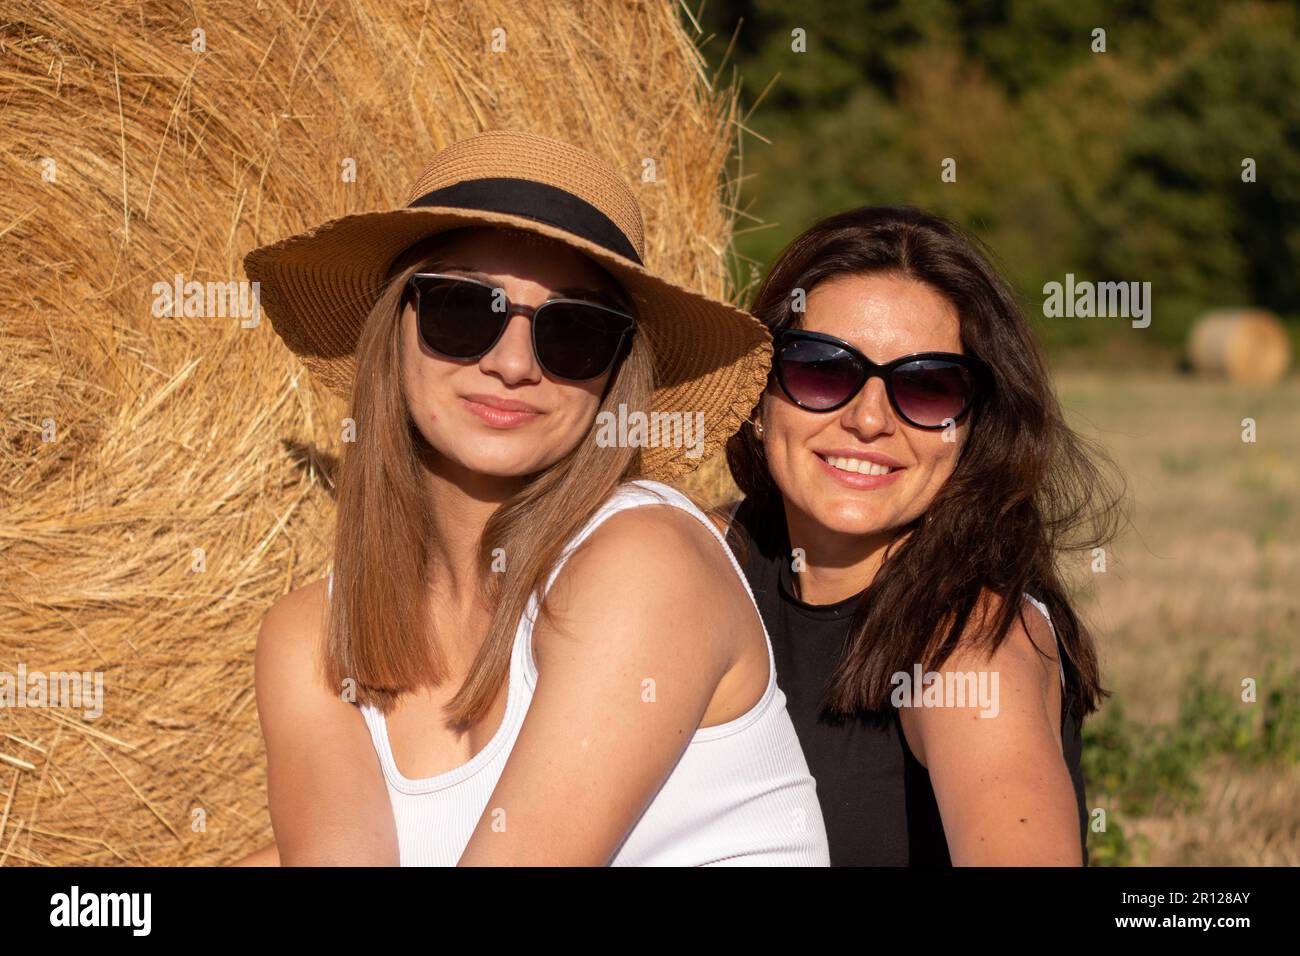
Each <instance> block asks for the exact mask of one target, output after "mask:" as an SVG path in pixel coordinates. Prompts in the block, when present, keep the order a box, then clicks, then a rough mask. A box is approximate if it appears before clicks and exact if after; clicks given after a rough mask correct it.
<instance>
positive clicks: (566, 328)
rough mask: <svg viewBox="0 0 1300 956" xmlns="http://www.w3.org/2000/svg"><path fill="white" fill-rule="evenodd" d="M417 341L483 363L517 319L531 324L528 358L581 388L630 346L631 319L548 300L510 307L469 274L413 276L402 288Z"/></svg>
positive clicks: (598, 307)
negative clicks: (411, 309)
mask: <svg viewBox="0 0 1300 956" xmlns="http://www.w3.org/2000/svg"><path fill="white" fill-rule="evenodd" d="M408 290H409V294H410V299H411V301H412V302H413V304H414V306H415V317H416V326H417V328H418V329H419V331H420V339H421V340H422V341H423V342H424V344H425V345H426V346H428V348H429V350H430V351H432V352H436V353H437V354H438V355H441V356H443V357H444V358H451V359H457V360H460V361H472V360H474V359H478V358H482V357H483V356H484V355H486V354H487V353H488V352H490V351H492V347H493V346H495V345H496V344H497V341H498V340H499V339H500V338H501V333H503V332H504V331H505V329H506V325H507V324H509V322H510V318H511V316H513V315H515V314H516V313H518V314H520V315H526V316H528V317H529V319H530V320H531V325H532V336H533V354H534V355H535V356H536V357H537V364H538V365H540V366H541V367H542V371H544V372H545V373H546V374H547V375H549V376H551V377H552V378H562V379H566V380H568V381H571V382H585V381H589V380H591V379H593V378H599V377H600V376H602V375H604V374H605V373H606V372H607V371H609V369H610V368H611V367H612V366H613V364H614V362H615V360H616V359H617V358H618V357H619V354H620V353H621V352H622V350H623V346H624V344H625V343H626V342H628V341H629V340H630V337H631V333H632V332H633V330H634V328H635V326H636V319H634V318H633V317H632V316H631V315H628V314H627V313H626V312H620V311H619V310H618V309H613V308H610V307H608V306H604V305H600V304H598V303H596V302H587V301H585V300H582V299H547V300H546V301H545V302H543V303H542V304H541V305H539V306H537V307H535V308H534V307H532V306H527V305H516V304H514V303H511V302H510V301H509V300H508V299H506V297H505V295H504V294H502V293H500V291H499V290H498V289H496V288H494V287H493V286H490V285H488V284H487V283H486V282H480V281H479V280H477V279H471V278H469V277H468V276H457V275H443V274H441V273H436V272H417V273H416V274H415V275H413V276H411V279H410V282H409V283H408Z"/></svg>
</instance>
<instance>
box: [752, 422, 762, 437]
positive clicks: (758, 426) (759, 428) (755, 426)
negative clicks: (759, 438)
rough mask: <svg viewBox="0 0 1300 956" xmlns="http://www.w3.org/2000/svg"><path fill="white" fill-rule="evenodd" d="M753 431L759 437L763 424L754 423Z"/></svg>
mask: <svg viewBox="0 0 1300 956" xmlns="http://www.w3.org/2000/svg"><path fill="white" fill-rule="evenodd" d="M754 431H755V432H757V433H758V434H760V435H761V434H763V423H762V422H754Z"/></svg>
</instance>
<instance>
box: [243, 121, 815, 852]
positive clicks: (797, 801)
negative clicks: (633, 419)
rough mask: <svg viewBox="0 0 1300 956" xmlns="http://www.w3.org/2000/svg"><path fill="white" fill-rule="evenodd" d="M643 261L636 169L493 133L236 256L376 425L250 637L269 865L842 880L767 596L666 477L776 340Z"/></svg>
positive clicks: (361, 437) (713, 431) (303, 349)
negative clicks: (603, 435)
mask: <svg viewBox="0 0 1300 956" xmlns="http://www.w3.org/2000/svg"><path fill="white" fill-rule="evenodd" d="M642 246H643V239H642V221H641V215H640V210H639V207H638V204H637V201H636V198H635V196H634V194H633V193H632V192H631V190H630V189H629V187H628V186H627V185H626V184H625V183H624V182H623V181H622V180H621V179H620V178H619V176H618V174H617V173H616V172H615V171H613V170H612V169H611V168H610V167H608V166H607V165H606V164H604V163H603V162H601V161H600V160H598V159H596V158H594V157H592V156H590V155H588V154H587V153H585V152H583V151H580V150H577V149H574V148H572V147H569V146H566V145H564V144H561V143H557V142H555V141H553V140H550V139H546V138H543V137H540V136H535V135H530V134H524V133H513V132H504V131H503V132H490V133H483V134H479V135H478V136H474V137H472V138H470V139H467V140H463V141H461V142H458V143H455V144H453V145H451V146H449V147H447V148H446V149H444V150H442V151H441V152H440V153H438V155H437V156H436V157H435V159H434V161H433V163H432V164H431V165H430V166H429V168H428V169H427V170H426V171H425V172H424V174H423V175H422V176H421V178H420V179H419V180H418V181H417V182H416V184H415V186H414V187H413V189H412V191H411V195H410V198H409V201H408V203H407V205H406V206H405V207H404V208H402V209H398V210H392V211H386V212H377V213H370V214H363V215H353V216H346V217H344V218H342V219H336V220H333V221H331V222H328V223H326V224H324V225H322V226H320V227H318V228H316V229H313V230H311V231H309V232H307V233H304V234H302V235H299V236H294V237H292V238H289V239H286V240H283V241H281V242H277V243H274V244H273V245H270V246H266V247H263V248H261V249H257V250H255V251H254V252H252V253H250V254H249V256H248V257H247V259H246V260H245V264H246V268H247V272H248V275H249V277H250V278H251V279H253V280H254V281H257V282H258V283H259V284H260V290H261V302H262V304H263V306H264V307H265V309H266V312H267V314H268V315H269V317H270V319H271V322H272V325H273V326H274V328H275V331H276V332H277V333H278V334H279V335H280V336H282V337H283V339H284V341H285V342H286V344H287V345H288V346H289V347H290V348H291V349H293V350H294V351H295V352H296V353H297V354H298V355H299V356H301V358H302V360H303V362H304V363H305V364H306V365H307V367H308V368H309V369H310V370H311V371H312V372H313V373H314V374H315V375H317V376H319V378H320V379H321V381H323V382H324V383H325V384H326V385H327V386H328V387H330V388H331V389H332V390H333V391H335V392H336V393H337V394H339V395H340V396H343V397H344V398H347V399H349V400H350V402H351V411H350V417H351V418H352V419H353V420H354V422H355V432H356V434H355V442H352V443H350V444H349V445H348V447H347V449H346V453H345V455H344V459H343V463H342V469H341V478H340V482H339V487H338V495H337V498H338V524H337V533H336V544H335V554H334V562H333V570H332V573H331V575H330V576H329V577H328V578H327V579H326V580H324V581H318V582H315V583H313V584H311V585H308V586H306V587H303V588H301V589H299V590H296V591H294V592H292V593H290V594H287V595H285V596H284V597H283V598H281V599H280V600H279V601H278V602H277V603H276V604H275V606H273V607H272V608H271V609H270V611H269V612H268V613H267V614H266V616H265V619H264V621H263V624H262V628H261V632H260V634H259V636H258V646H257V661H256V682H257V700H258V710H259V714H260V717H261V721H262V728H263V734H264V737H265V740H266V749H267V762H268V790H269V803H270V811H271V819H272V824H273V826H274V829H275V835H276V846H277V848H278V856H279V860H280V862H282V863H285V864H313V863H337V864H385V863H388V864H396V863H399V862H400V863H402V864H404V865H421V864H423V865H455V864H457V863H460V864H537V865H551V864H577V865H600V864H606V863H612V864H616V865H634V864H680V865H702V864H742V865H743V864H795V865H825V864H826V863H827V862H828V857H827V849H826V840H825V831H824V827H823V823H822V818H821V812H820V807H819V804H818V802H817V798H816V794H815V786H814V783H813V780H812V778H811V776H810V775H809V772H808V768H807V764H806V763H805V761H804V757H803V754H802V752H801V750H800V748H799V744H798V740H797V738H796V736H795V731H794V728H793V726H792V724H791V722H790V718H789V716H788V714H787V713H786V710H785V703H784V699H783V696H782V694H781V691H780V689H779V688H778V687H777V685H776V681H775V670H774V665H773V660H772V656H771V647H770V644H769V642H768V641H767V638H766V632H765V631H764V629H763V626H762V623H761V619H760V618H759V616H758V614H757V611H756V609H755V606H754V603H753V598H752V595H751V594H750V593H749V592H748V588H747V586H746V584H745V582H744V578H743V575H742V574H741V572H740V569H739V567H738V566H737V565H736V563H735V561H734V559H732V557H731V554H730V552H729V550H728V549H727V548H726V545H725V543H724V541H723V539H722V537H721V535H720V534H719V533H718V531H717V529H716V528H715V527H714V526H713V525H712V524H711V523H710V521H709V520H708V518H707V517H706V516H705V515H704V514H703V513H702V512H700V511H699V509H698V508H696V507H695V506H694V504H692V502H691V501H690V500H689V499H688V498H686V496H684V495H682V494H681V493H680V492H677V491H675V490H674V489H673V488H671V487H670V486H669V485H667V484H665V483H664V482H665V481H671V480H673V479H676V478H678V477H680V476H682V475H683V474H684V473H685V472H686V471H687V470H689V469H690V468H691V467H692V466H693V465H694V464H695V463H697V461H698V460H701V459H702V458H704V457H707V455H708V453H709V452H710V451H712V450H714V449H717V448H720V447H721V446H722V444H723V442H725V440H726V438H727V437H728V436H729V435H730V434H731V433H732V432H733V431H734V430H735V429H736V428H737V427H738V426H739V424H740V423H741V422H742V421H743V420H744V417H745V416H746V415H747V414H748V412H749V410H750V409H751V408H752V406H753V403H754V401H755V400H756V399H757V396H758V394H759V392H760V391H761V390H762V388H763V385H764V383H765V381H766V376H767V368H768V358H769V356H770V340H769V337H768V335H767V333H766V331H765V330H764V329H763V328H762V327H761V325H759V324H758V323H757V322H756V321H754V319H753V318H752V317H750V316H749V315H748V314H746V313H744V312H742V311H740V310H738V309H734V308H732V307H730V306H727V305H724V304H722V303H718V302H714V301H711V300H708V299H706V298H704V297H702V296H700V295H698V294H696V293H694V292H691V291H689V290H687V289H685V288H682V287H679V286H677V285H674V284H673V283H671V282H668V281H666V280H664V279H661V278H658V277H656V276H655V275H653V274H652V273H651V272H650V271H649V270H647V269H646V268H645V266H644V265H643V264H642ZM620 405H621V406H624V407H625V408H626V409H633V410H642V411H644V412H649V413H655V412H657V413H662V414H673V413H686V414H698V413H702V414H703V420H704V422H705V429H706V431H705V437H704V442H703V454H700V453H699V451H698V450H693V449H688V448H683V447H680V446H674V445H672V444H671V443H670V442H661V443H659V444H657V445H652V446H647V445H645V444H640V445H638V446H637V447H631V446H632V444H633V443H631V442H618V443H615V444H614V447H608V444H609V443H607V442H597V441H596V440H595V437H594V436H595V434H596V429H597V425H596V422H597V418H598V415H600V414H601V413H605V412H609V413H614V412H615V411H616V410H618V409H619V408H620ZM692 451H693V452H694V454H690V452H692Z"/></svg>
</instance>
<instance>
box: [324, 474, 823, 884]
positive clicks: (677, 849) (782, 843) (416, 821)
mask: <svg viewBox="0 0 1300 956" xmlns="http://www.w3.org/2000/svg"><path fill="white" fill-rule="evenodd" d="M648 504H669V505H673V506H675V507H677V508H681V509H682V510H683V511H686V512H688V513H690V514H692V515H694V516H695V517H696V518H697V519H699V521H700V522H701V523H703V524H704V525H705V527H707V528H708V529H709V531H710V532H712V534H713V536H714V538H716V539H717V541H718V544H719V545H720V546H721V548H722V550H723V553H725V554H726V555H727V557H728V559H729V560H730V562H731V566H732V568H733V569H734V570H735V572H736V575H737V577H739V578H740V580H741V583H742V584H744V586H745V591H746V592H747V593H748V594H749V597H750V602H751V603H753V599H754V595H753V593H752V592H751V591H750V590H749V584H748V582H747V581H746V580H745V576H744V573H743V572H742V571H741V569H740V566H739V565H738V564H737V563H736V559H735V557H734V556H732V553H731V549H730V548H729V547H728V546H727V544H726V541H725V539H724V538H723V537H722V535H721V533H720V532H719V531H718V529H717V528H716V527H715V526H714V524H713V522H712V521H710V520H709V518H708V517H707V516H706V515H705V514H704V513H703V512H702V511H700V510H699V509H698V508H697V507H696V506H695V505H694V504H692V502H691V501H690V499H689V498H687V497H686V496H685V495H683V494H682V493H681V492H679V491H677V490H676V489H674V488H672V487H670V486H668V485H665V484H662V483H660V482H657V481H634V482H629V483H627V484H623V485H620V486H619V487H618V489H617V490H616V491H615V493H614V494H613V495H612V496H611V497H610V499H609V500H608V501H606V502H605V504H604V505H603V506H602V507H601V508H600V510H598V511H597V512H596V514H595V515H594V516H593V517H592V518H591V520H590V521H589V522H588V523H587V525H586V526H585V527H584V528H583V529H582V530H581V531H580V532H579V533H578V534H577V535H576V536H575V537H574V538H573V540H572V541H571V542H570V543H569V545H568V546H567V547H566V549H565V550H564V552H563V554H562V556H561V558H560V562H559V564H558V565H557V566H556V569H555V571H554V572H553V573H552V574H551V576H550V578H549V579H548V581H547V583H546V588H545V589H544V590H543V591H542V592H541V593H542V595H544V594H545V590H549V588H550V586H551V584H553V583H554V581H555V578H556V576H557V575H558V574H559V572H560V570H561V568H563V566H564V563H565V561H567V559H568V557H569V555H570V554H571V553H572V552H573V550H574V549H575V548H576V547H577V546H578V545H579V544H581V543H582V542H583V541H584V540H586V538H587V536H588V535H590V534H591V533H592V532H593V531H595V529H596V528H597V527H598V526H599V525H600V524H601V523H602V522H603V521H605V520H606V519H607V518H609V516H610V515H613V514H615V513H617V512H619V511H623V510H625V509H627V508H635V507H638V506H641V505H648ZM333 585H334V580H333V574H332V573H331V575H330V580H329V590H330V593H331V594H332V592H333ZM539 606H540V598H539V594H538V593H534V594H533V596H532V598H531V599H530V602H529V605H528V609H527V611H526V612H525V614H524V616H523V617H522V618H521V619H520V621H519V627H518V629H517V630H516V632H515V642H514V646H513V650H512V652H511V657H510V678H509V690H508V697H507V701H506V710H505V716H504V718H503V719H502V721H501V726H500V728H499V729H498V730H497V732H496V734H495V735H494V736H493V737H492V739H491V740H490V741H489V742H488V744H487V746H485V747H484V748H483V749H482V750H481V751H479V752H478V753H477V754H475V755H474V757H473V758H472V759H471V760H470V761H469V762H468V763H464V764H461V765H460V766H459V767H456V768H454V769H452V770H448V771H446V772H444V773H440V774H437V775H436V776H433V777H424V778H421V779H411V778H409V777H406V776H404V775H403V774H402V773H401V772H400V771H399V770H398V769H397V764H396V761H394V759H393V752H392V749H391V748H390V746H389V742H388V726H387V721H386V720H385V719H384V715H383V713H382V712H381V711H379V710H378V709H377V708H374V707H371V706H369V705H366V704H363V705H361V713H362V715H363V716H364V717H365V720H366V724H367V726H368V727H369V728H370V737H371V740H372V741H373V742H374V746H375V751H376V753H378V755H379V763H380V766H381V767H382V768H383V772H384V780H385V782H386V784H387V787H388V796H389V800H390V802H391V803H392V807H393V817H394V819H395V821H396V823H397V843H398V849H399V851H400V858H401V864H402V866H455V865H456V862H457V861H458V860H459V859H460V856H461V854H462V853H463V852H464V849H465V846H466V845H467V844H468V843H469V838H470V836H471V835H472V833H473V831H474V828H475V827H476V826H477V825H478V821H479V818H480V817H481V816H482V814H483V811H484V809H485V808H486V807H487V803H488V800H489V798H490V797H491V795H492V791H493V789H494V788H495V787H496V784H497V780H498V778H499V777H500V776H501V770H502V768H503V767H504V766H505V763H506V760H507V758H508V757H509V756H510V751H511V748H513V747H514V743H515V738H516V737H517V736H518V734H519V728H520V727H521V725H522V724H523V721H524V716H525V714H527V712H528V706H529V704H530V703H531V702H532V697H533V690H534V688H535V687H536V684H537V665H536V663H535V661H534V658H533V650H532V636H533V624H534V622H535V620H536V616H537V610H538V607H539ZM754 615H755V617H757V618H758V619H759V623H760V626H762V618H761V616H759V613H758V608H757V605H755V606H754ZM763 637H764V640H765V642H766V643H767V659H768V678H767V689H766V690H765V691H764V693H763V696H762V698H761V699H760V700H759V701H758V703H757V704H755V705H754V706H753V708H751V709H750V710H749V711H748V712H747V713H745V714H743V715H741V716H740V717H737V718H736V719H735V720H731V721H728V722H727V723H725V724H719V725H717V726H714V727H704V728H699V729H697V730H696V732H695V735H694V736H693V737H692V738H691V741H690V743H689V744H687V746H686V749H685V751H684V752H683V753H682V756H681V757H680V758H679V759H678V761H677V764H676V765H675V766H674V767H673V770H672V772H671V773H670V774H669V776H668V778H667V780H665V781H664V784H663V786H662V787H661V788H660V790H659V792H658V793H657V794H656V796H655V798H654V800H653V801H652V802H651V803H650V805H649V806H648V807H647V808H646V810H645V812H644V813H643V814H642V815H641V817H640V819H638V820H637V822H636V824H635V825H634V826H633V828H632V830H631V832H630V833H629V834H628V836H627V838H626V840H624V842H623V844H622V846H621V847H620V848H619V849H618V850H617V852H616V853H615V854H614V857H613V859H612V860H611V863H612V865H614V866H709V865H730V866H829V865H830V854H829V851H828V849H827V845H826V829H825V824H824V823H823V822H822V813H821V806H820V804H819V803H818V801H817V790H816V783H815V782H814V781H813V778H812V775H811V774H810V773H809V771H808V764H807V762H806V761H805V759H804V755H803V750H802V749H801V748H800V746H799V739H798V737H797V736H796V735H795V729H794V724H793V723H791V721H790V715H789V714H788V713H787V711H786V707H785V694H784V693H783V692H782V691H781V689H780V688H779V687H778V686H777V683H776V662H775V658H774V656H773V654H772V643H771V639H770V638H769V637H768V636H767V628H766V627H764V628H763Z"/></svg>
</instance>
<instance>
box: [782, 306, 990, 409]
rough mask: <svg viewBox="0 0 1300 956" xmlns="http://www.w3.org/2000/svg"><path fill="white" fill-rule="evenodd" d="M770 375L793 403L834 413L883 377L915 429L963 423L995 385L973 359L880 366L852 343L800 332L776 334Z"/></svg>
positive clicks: (919, 357)
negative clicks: (872, 381)
mask: <svg viewBox="0 0 1300 956" xmlns="http://www.w3.org/2000/svg"><path fill="white" fill-rule="evenodd" d="M773 338H774V339H775V347H774V355H773V358H772V371H773V373H774V374H775V376H776V380H777V382H778V383H780V385H781V390H782V391H784V392H785V394H786V396H787V397H788V398H789V399H790V401H792V402H794V403H795V404H796V405H798V406H799V407H800V408H806V409H808V410H809V411H814V412H833V411H835V409H837V408H842V407H844V406H845V405H847V404H848V403H849V402H850V401H852V399H853V397H854V396H855V395H857V394H858V392H859V391H861V390H862V388H863V386H865V385H866V383H867V380H868V379H870V378H872V377H874V376H877V375H879V376H880V378H881V379H882V380H883V381H884V383H885V394H886V395H888V396H889V404H890V405H891V406H893V409H894V411H895V412H896V413H897V414H898V417H899V418H901V419H903V421H905V422H907V423H908V424H909V425H912V426H914V427H916V428H928V429H940V428H943V427H944V426H945V423H946V422H947V421H948V420H949V419H951V420H952V421H954V422H956V421H958V420H960V419H961V417H962V416H963V415H965V414H966V413H967V412H968V411H970V409H971V406H973V405H974V404H975V401H976V399H977V398H979V396H980V395H981V394H984V393H985V392H986V391H987V390H988V389H990V388H992V385H993V373H992V371H991V370H990V369H989V367H988V365H987V364H985V363H984V362H983V361H982V360H980V359H978V358H976V357H975V356H973V355H959V354H957V353H954V352H917V353H915V354H913V355H903V356H900V357H899V358H896V359H894V360H893V361H892V362H886V363H885V364H884V365H877V364H876V363H875V362H873V361H871V360H870V359H869V358H867V357H866V356H865V355H863V354H862V353H861V352H859V351H858V350H857V349H855V348H854V347H853V346H852V345H850V344H849V343H848V342H845V341H842V340H841V339H837V338H834V337H832V336H829V335H824V334H822V333H820V332H806V331H804V330H802V329H778V330H777V331H776V332H775V333H774V335H773Z"/></svg>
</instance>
